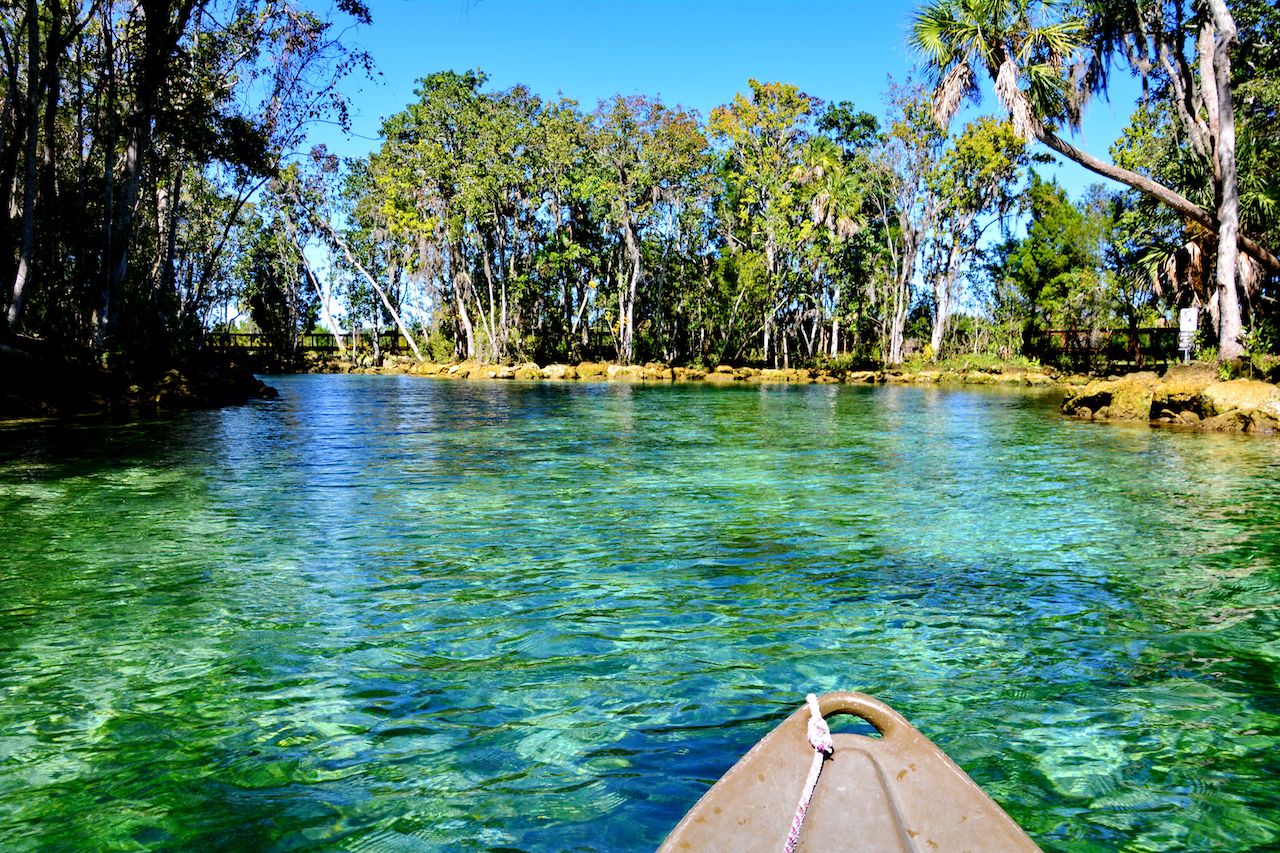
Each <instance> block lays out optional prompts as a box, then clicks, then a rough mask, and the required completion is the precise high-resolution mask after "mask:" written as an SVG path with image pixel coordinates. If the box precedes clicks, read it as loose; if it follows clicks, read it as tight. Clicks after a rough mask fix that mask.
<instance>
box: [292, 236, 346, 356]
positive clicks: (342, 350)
mask: <svg viewBox="0 0 1280 853" xmlns="http://www.w3.org/2000/svg"><path fill="white" fill-rule="evenodd" d="M286 221H288V220H287V218H286ZM289 237H290V238H291V239H292V240H293V247H294V248H295V249H297V250H298V257H299V258H300V259H301V261H302V273H303V275H305V276H306V277H307V281H309V282H311V287H312V289H314V290H315V292H316V297H317V298H318V299H319V300H320V318H321V319H322V320H323V321H324V325H325V328H327V329H328V330H329V331H330V332H332V333H333V339H334V341H336V342H337V344H338V354H339V355H340V356H342V357H343V358H346V357H347V345H346V344H345V343H344V342H343V340H342V330H341V329H339V328H338V324H337V322H336V321H335V320H334V319H333V312H332V311H330V310H329V297H328V296H326V295H325V292H324V289H323V288H322V287H321V286H320V279H319V278H317V277H316V274H315V271H314V270H312V269H311V264H310V263H308V262H307V256H306V254H305V253H304V252H303V251H302V244H301V243H299V242H298V234H297V232H296V231H295V230H294V229H293V228H292V224H291V223H290V229H289Z"/></svg>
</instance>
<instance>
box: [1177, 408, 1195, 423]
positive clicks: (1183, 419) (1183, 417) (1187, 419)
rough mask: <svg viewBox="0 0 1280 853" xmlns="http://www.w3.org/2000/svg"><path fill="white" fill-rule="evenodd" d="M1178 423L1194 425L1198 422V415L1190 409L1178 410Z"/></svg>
mask: <svg viewBox="0 0 1280 853" xmlns="http://www.w3.org/2000/svg"><path fill="white" fill-rule="evenodd" d="M1178 423H1180V424H1189V425H1194V424H1198V423H1200V415H1198V414H1196V413H1195V412H1193V411H1191V410H1189V409H1188V410H1186V411H1182V412H1178Z"/></svg>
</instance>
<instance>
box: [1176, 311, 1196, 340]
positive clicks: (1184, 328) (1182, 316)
mask: <svg viewBox="0 0 1280 853" xmlns="http://www.w3.org/2000/svg"><path fill="white" fill-rule="evenodd" d="M1199 329H1200V309H1199V308H1183V309H1182V310H1181V311H1179V312H1178V331H1179V332H1182V333H1183V334H1184V335H1185V334H1186V333H1187V332H1190V333H1191V334H1192V335H1194V334H1195V333H1196V332H1197V331H1198V330H1199Z"/></svg>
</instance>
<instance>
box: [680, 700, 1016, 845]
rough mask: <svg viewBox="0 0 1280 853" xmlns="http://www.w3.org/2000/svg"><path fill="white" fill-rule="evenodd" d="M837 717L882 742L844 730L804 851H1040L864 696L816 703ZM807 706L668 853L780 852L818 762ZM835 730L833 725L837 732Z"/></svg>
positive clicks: (891, 714) (807, 824) (737, 769)
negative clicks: (866, 727) (855, 720)
mask: <svg viewBox="0 0 1280 853" xmlns="http://www.w3.org/2000/svg"><path fill="white" fill-rule="evenodd" d="M818 704H819V706H820V707H821V709H822V714H823V716H824V717H827V718H828V719H829V720H830V718H831V717H833V716H836V715H840V714H852V715H854V716H858V717H861V718H862V719H864V720H866V721H867V722H869V723H871V724H872V725H873V726H875V727H876V729H877V730H878V731H879V732H880V737H878V738H877V737H867V736H864V735H858V734H846V733H836V734H835V735H834V738H833V739H834V741H835V752H834V753H833V754H832V756H831V757H830V758H828V759H827V761H826V762H825V764H824V765H823V768H822V775H821V777H820V778H819V781H818V787H817V790H816V791H815V793H814V797H813V802H812V804H811V805H810V807H809V811H808V814H807V815H806V817H805V821H804V829H803V830H802V831H801V833H800V843H799V846H798V848H797V849H798V850H804V851H813V852H814V853H817V851H831V850H875V851H909V853H916V851H919V853H944V851H957V853H960V852H961V851H965V852H966V853H981V851H990V853H997V851H998V853H1021V852H1022V851H1038V850H1039V849H1040V848H1039V847H1037V846H1036V844H1035V842H1034V841H1032V840H1031V839H1030V838H1029V837H1028V836H1027V834H1026V833H1025V832H1023V831H1022V828H1021V827H1019V826H1018V824H1016V823H1015V822H1014V821H1013V819H1012V818H1010V817H1009V816H1008V815H1007V814H1005V813H1004V810H1003V809H1001V808H1000V806H998V805H996V803H995V802H994V801H993V800H992V799H991V798H990V797H988V796H987V795H986V793H985V792H984V791H983V790H982V789H981V788H979V787H978V786H977V785H976V784H974V782H973V780H972V779H970V778H969V777H968V776H967V775H966V774H965V772H964V771H963V770H961V769H960V768H959V767H957V766H956V764H955V762H953V761H952V760H951V759H950V758H948V757H947V756H946V754H945V753H944V752H943V751H942V750H940V749H938V747H936V746H935V745H934V744H933V742H932V741H930V740H929V739H928V738H927V737H925V736H924V735H922V734H920V732H919V731H917V730H916V729H915V728H914V727H913V726H912V725H911V724H910V723H908V722H907V721H906V719H905V718H904V717H903V716H902V715H901V714H899V713H898V712H896V711H894V710H893V709H892V708H890V707H889V706H888V705H886V704H884V703H883V702H880V701H878V700H876V699H873V698H872V697H870V696H867V695H865V694H862V693H845V692H840V693H828V694H826V695H825V696H822V697H820V698H819V699H818ZM808 721H809V712H808V710H807V709H806V708H803V707H802V708H800V709H799V710H798V711H796V712H795V713H794V714H792V715H791V716H790V717H788V718H787V719H786V720H785V721H784V722H783V723H782V724H781V725H779V726H778V727H777V728H776V729H774V730H773V731H772V732H770V733H769V734H768V735H766V736H765V738H764V739H763V740H761V741H760V742H759V743H758V744H756V745H755V746H754V747H753V748H752V749H751V751H750V752H748V753H747V754H746V755H744V756H743V757H742V759H741V760H740V761H739V762H738V763H737V764H735V765H734V766H733V767H732V768H730V770H729V772H728V773H726V774H725V775H724V776H723V777H721V779H720V781H719V782H716V784H715V785H714V786H712V788H711V790H709V791H707V793H706V794H705V795H704V796H703V797H702V799H701V800H699V801H698V803H697V804H696V805H695V806H694V807H693V808H692V809H691V810H690V811H689V813H688V814H687V815H685V817H684V820H682V821H680V823H679V824H678V825H677V826H676V828H675V829H674V830H672V832H671V834H670V835H669V836H668V837H667V840H666V841H665V842H663V844H662V847H661V848H659V850H660V851H662V853H673V852H674V851H691V850H699V851H701V850H724V851H730V850H732V851H736V853H754V851H760V852H761V853H765V851H768V853H778V851H781V850H783V849H784V845H785V844H786V840H787V833H788V831H789V830H790V828H791V820H792V818H793V816H794V815H795V811H796V805H797V804H798V802H799V799H800V794H801V791H802V789H803V788H804V783H805V776H806V775H807V774H808V772H809V767H810V764H811V762H812V760H813V748H812V747H811V746H810V745H809V741H808V737H807V734H806V727H807V724H808ZM837 727H838V724H834V722H833V728H837Z"/></svg>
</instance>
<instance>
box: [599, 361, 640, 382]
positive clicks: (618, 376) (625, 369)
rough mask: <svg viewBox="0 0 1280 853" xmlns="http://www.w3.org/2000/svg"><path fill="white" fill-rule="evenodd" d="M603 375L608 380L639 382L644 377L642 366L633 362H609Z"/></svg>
mask: <svg viewBox="0 0 1280 853" xmlns="http://www.w3.org/2000/svg"><path fill="white" fill-rule="evenodd" d="M605 376H606V377H607V378H608V380H609V381H610V382H639V381H641V380H642V379H644V368H642V367H640V366H639V365H635V364H611V365H609V367H608V369H607V370H606V371H605Z"/></svg>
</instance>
